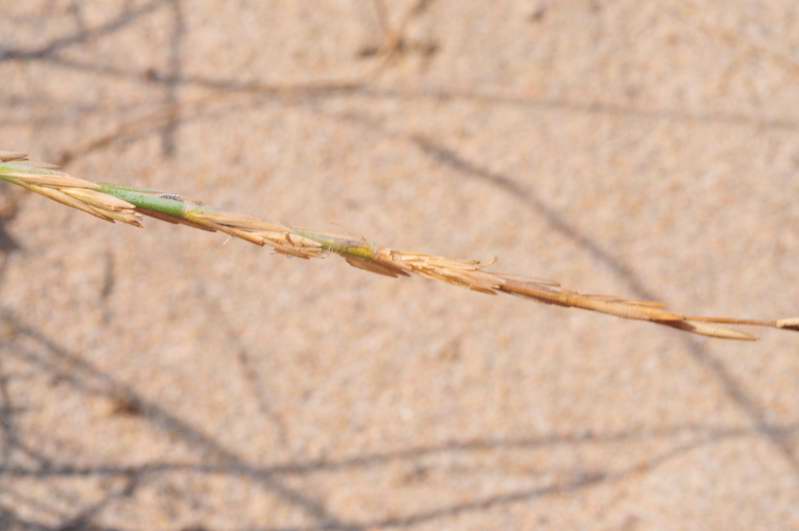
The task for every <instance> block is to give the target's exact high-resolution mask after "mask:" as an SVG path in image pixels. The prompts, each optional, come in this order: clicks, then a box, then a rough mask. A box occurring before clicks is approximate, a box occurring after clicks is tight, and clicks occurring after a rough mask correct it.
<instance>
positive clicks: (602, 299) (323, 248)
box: [0, 152, 799, 341]
mask: <svg viewBox="0 0 799 531" xmlns="http://www.w3.org/2000/svg"><path fill="white" fill-rule="evenodd" d="M0 180H3V181H6V182H9V183H12V184H16V185H19V186H22V187H24V188H26V189H28V190H30V191H32V192H35V193H38V194H40V195H43V196H45V197H47V198H49V199H52V200H54V201H57V202H59V203H62V204H64V205H66V206H70V207H73V208H76V209H79V210H82V211H84V212H86V213H88V214H91V215H93V216H95V217H98V218H100V219H103V220H105V221H109V222H112V223H114V222H117V221H118V222H122V223H127V224H129V225H134V226H137V227H141V226H142V222H141V220H142V215H146V216H149V217H153V218H156V219H160V220H162V221H167V222H169V223H175V224H182V225H186V226H189V227H192V228H197V229H202V230H205V231H210V232H222V233H225V234H228V235H230V236H233V237H236V238H240V239H242V240H246V241H248V242H250V243H254V244H256V245H260V246H265V245H269V246H270V247H272V248H273V249H274V250H275V251H277V252H278V253H281V254H285V255H289V256H295V257H299V258H304V259H309V258H315V257H319V256H322V255H325V254H330V253H333V254H337V255H340V256H341V257H342V258H344V260H345V261H346V262H347V263H348V264H350V265H351V266H353V267H357V268H360V269H363V270H366V271H369V272H371V273H377V274H380V275H385V276H389V277H401V276H412V275H417V276H421V277H425V278H428V279H432V280H438V281H443V282H447V283H449V284H453V285H456V286H460V287H465V288H468V289H471V290H474V291H478V292H481V293H487V294H491V295H495V294H500V293H505V294H509V295H516V296H519V297H524V298H528V299H532V300H535V301H537V302H542V303H545V304H553V305H557V306H563V307H568V308H579V309H583V310H590V311H593V312H599V313H604V314H608V315H613V316H616V317H621V318H623V319H633V320H639V321H649V322H652V323H655V324H659V325H663V326H669V327H672V328H675V329H678V330H682V331H686V332H690V333H693V334H699V335H703V336H709V337H715V338H721V339H735V340H750V341H751V340H754V339H756V338H755V337H754V336H752V335H750V334H747V333H745V332H741V331H739V330H736V329H732V328H727V327H725V326H721V325H734V326H753V327H766V328H776V329H781V330H794V331H799V318H788V319H779V320H763V319H738V318H733V317H709V316H693V315H686V314H681V313H677V312H673V311H671V310H669V309H667V308H666V307H665V306H664V305H663V304H661V303H659V302H653V301H638V300H630V299H624V298H620V297H614V296H608V295H596V294H586V293H580V292H577V291H573V290H569V289H566V288H564V287H563V286H561V285H560V284H558V283H557V282H552V281H548V280H542V279H534V278H523V277H517V276H514V275H508V274H504V273H499V272H496V271H491V270H489V269H487V267H488V266H490V265H491V264H483V263H481V262H479V261H476V260H456V259H450V258H445V257H442V256H434V255H429V254H424V253H415V252H407V251H398V250H395V249H389V248H380V247H374V246H372V245H370V244H368V243H367V242H365V241H363V240H360V239H357V238H352V237H349V236H341V235H335V234H328V233H324V232H316V231H310V230H305V229H299V228H294V227H287V226H283V225H277V224H273V223H267V222H264V221H261V220H259V219H257V218H253V217H248V216H241V215H238V214H231V213H226V212H220V211H217V210H214V209H212V208H209V207H206V206H204V205H201V204H199V203H194V202H191V201H186V200H184V199H183V198H181V197H180V196H178V195H175V194H166V193H161V192H157V191H153V190H140V189H137V188H132V187H127V186H120V185H114V184H98V183H94V182H91V181H86V180H83V179H78V178H76V177H72V176H71V175H68V174H67V173H64V172H61V171H58V170H57V169H56V168H54V167H52V166H50V165H47V164H41V163H33V162H30V161H28V160H27V158H26V156H25V155H24V154H21V153H8V152H0Z"/></svg>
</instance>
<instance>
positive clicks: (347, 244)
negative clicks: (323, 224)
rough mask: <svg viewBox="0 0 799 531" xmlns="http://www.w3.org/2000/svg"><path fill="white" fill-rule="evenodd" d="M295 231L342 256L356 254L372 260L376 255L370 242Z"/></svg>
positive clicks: (294, 231) (326, 249)
mask: <svg viewBox="0 0 799 531" xmlns="http://www.w3.org/2000/svg"><path fill="white" fill-rule="evenodd" d="M292 232H293V233H295V234H297V235H298V236H302V237H303V238H308V239H309V240H313V241H315V242H317V243H319V244H320V245H321V246H322V249H324V250H325V251H330V252H331V253H336V254H340V255H342V256H355V257H358V258H363V259H365V260H371V259H373V258H374V257H375V251H374V249H372V248H371V247H370V246H369V245H368V244H366V243H364V242H359V241H357V240H346V239H343V238H334V237H331V236H327V235H325V234H319V233H317V232H310V231H304V230H296V229H295V230H292Z"/></svg>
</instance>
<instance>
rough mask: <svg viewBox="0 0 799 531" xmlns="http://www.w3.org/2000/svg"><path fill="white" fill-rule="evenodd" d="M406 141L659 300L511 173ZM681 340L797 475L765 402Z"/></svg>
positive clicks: (418, 138)
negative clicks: (491, 189)
mask: <svg viewBox="0 0 799 531" xmlns="http://www.w3.org/2000/svg"><path fill="white" fill-rule="evenodd" d="M407 140H408V141H409V142H411V143H412V145H414V146H416V147H417V148H418V149H419V150H420V151H421V152H422V153H424V154H426V155H427V156H429V157H430V158H432V159H434V160H435V161H437V162H438V163H440V164H442V165H444V166H446V167H449V168H451V169H453V170H455V171H457V172H458V173H459V174H460V175H462V176H464V177H466V178H471V179H479V180H482V181H485V182H488V183H491V184H493V185H494V186H495V187H496V188H497V189H499V190H501V191H502V192H503V193H505V194H508V195H510V196H511V197H513V198H514V199H515V200H516V201H519V202H520V203H522V204H524V205H525V206H527V207H528V208H529V209H530V210H532V211H533V212H535V213H537V214H539V215H541V216H542V217H543V218H544V219H545V220H546V222H547V223H548V224H549V226H550V227H551V228H552V229H553V230H554V231H555V232H557V233H559V234H560V235H561V236H563V237H564V238H566V239H568V240H569V241H572V242H573V243H575V244H576V245H577V246H579V247H580V248H582V249H583V250H585V251H586V252H587V253H588V254H589V255H590V256H591V257H592V258H593V259H594V260H596V261H597V262H599V263H601V264H602V265H604V266H605V267H606V268H608V269H609V270H610V271H612V272H613V273H614V274H615V275H616V276H617V277H618V278H619V279H621V280H622V281H623V282H624V283H625V284H626V285H627V286H628V287H629V288H630V290H631V291H632V293H633V294H634V295H635V296H637V297H640V298H642V299H645V300H661V299H662V297H660V296H659V295H658V294H657V293H656V292H655V291H654V290H653V289H651V288H649V287H648V286H647V285H646V284H645V283H644V281H643V280H642V279H641V278H640V277H639V276H638V275H637V274H636V273H635V271H634V270H633V269H632V268H631V267H630V266H628V265H627V264H625V263H624V262H623V261H621V260H620V259H619V258H617V257H615V256H613V254H612V253H610V252H609V251H607V250H605V249H604V248H603V247H602V246H601V245H599V244H598V243H596V242H595V241H593V240H592V239H591V238H589V237H588V236H586V235H585V234H583V233H582V232H581V231H580V230H579V228H578V227H576V226H575V225H573V224H572V223H570V222H569V221H568V220H567V219H566V218H565V217H563V216H562V215H561V214H560V213H559V212H557V210H556V209H553V208H552V207H550V206H548V205H547V204H546V203H545V202H544V201H543V200H542V199H541V198H540V197H538V196H537V195H536V194H534V193H533V192H532V191H530V190H528V189H527V188H525V187H524V186H522V185H520V184H518V183H517V182H516V181H515V180H514V179H513V178H511V177H509V176H507V175H504V174H502V173H498V172H495V171H492V170H490V169H488V168H486V167H483V166H480V165H479V164H477V163H475V162H473V161H470V160H468V159H466V158H464V157H462V156H461V155H459V154H458V153H457V152H456V151H454V150H453V149H450V148H448V147H446V146H444V145H442V144H440V143H438V142H435V141H433V140H432V139H430V138H427V137H424V136H422V135H411V136H408V137H407ZM680 340H681V341H682V342H683V344H684V345H685V346H686V348H687V349H688V352H689V354H690V356H691V358H692V359H693V361H694V362H695V363H697V364H698V365H700V366H701V367H703V368H704V369H705V370H707V371H708V372H709V373H711V374H712V375H713V376H714V377H715V379H716V381H717V382H718V383H719V384H720V385H721V387H722V389H723V390H724V393H725V394H726V395H727V397H728V398H729V399H730V400H731V401H732V403H734V404H735V405H736V407H737V408H738V409H739V410H740V411H741V412H743V413H744V414H745V415H746V416H747V417H748V418H749V420H750V421H751V422H752V424H753V426H755V428H756V429H757V431H758V432H759V433H760V434H761V435H762V436H763V438H764V440H766V441H767V442H768V443H769V444H770V445H771V447H772V448H773V449H775V450H776V451H777V452H778V453H779V454H780V455H781V456H782V457H783V459H784V461H785V462H786V464H788V465H789V466H790V468H791V470H792V471H793V473H794V475H796V476H797V478H799V458H797V456H796V454H795V453H794V449H793V447H792V445H791V444H790V442H789V440H787V439H786V438H785V436H784V434H783V433H781V432H779V431H775V430H774V429H773V427H772V426H771V424H770V423H769V422H768V413H767V411H766V409H765V407H763V406H762V405H760V404H759V403H758V402H757V400H756V399H755V398H754V397H753V396H752V395H750V394H749V393H748V392H747V391H746V390H745V388H744V386H743V384H742V382H740V381H739V380H738V379H737V378H736V377H735V376H734V375H733V374H732V372H731V371H730V370H729V369H728V368H727V367H726V366H725V365H724V363H723V362H722V361H721V360H720V359H718V358H717V357H715V356H713V354H712V353H711V352H710V351H709V350H708V349H707V348H706V347H705V345H704V343H702V342H700V341H699V340H696V339H694V338H693V337H690V336H687V335H681V336H680Z"/></svg>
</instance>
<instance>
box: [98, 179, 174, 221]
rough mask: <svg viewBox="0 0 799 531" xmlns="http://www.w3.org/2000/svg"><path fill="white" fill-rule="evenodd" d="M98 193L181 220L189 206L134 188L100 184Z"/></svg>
mask: <svg viewBox="0 0 799 531" xmlns="http://www.w3.org/2000/svg"><path fill="white" fill-rule="evenodd" d="M100 191H101V192H103V193H106V194H108V195H112V196H114V197H116V198H118V199H122V200H123V201H127V202H128V203H130V204H132V205H135V206H136V208H140V209H142V210H150V211H153V212H160V213H162V214H167V215H169V216H173V217H176V218H182V217H184V216H185V214H186V212H188V211H189V210H190V209H189V208H188V207H189V205H188V204H187V203H185V202H183V201H179V200H177V199H173V198H171V197H165V196H164V195H163V194H162V195H159V194H157V193H153V192H145V191H141V190H137V189H135V188H128V187H124V186H117V185H114V184H101V185H100Z"/></svg>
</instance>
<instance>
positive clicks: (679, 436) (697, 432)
mask: <svg viewBox="0 0 799 531" xmlns="http://www.w3.org/2000/svg"><path fill="white" fill-rule="evenodd" d="M0 321H1V322H2V323H3V325H4V326H7V327H11V328H13V330H14V331H15V332H14V334H13V335H12V336H9V337H7V338H6V339H4V340H3V341H1V342H0V353H2V357H0V360H3V359H5V360H17V361H20V362H23V363H24V364H25V365H26V366H27V367H30V368H31V369H32V370H34V371H35V372H36V373H37V374H46V375H49V377H50V378H51V379H53V380H54V381H57V382H60V383H65V384H67V385H69V387H70V388H71V389H72V390H74V391H76V392H78V393H81V394H83V395H87V396H101V397H117V396H120V395H121V394H122V395H124V396H126V397H127V399H128V400H129V401H130V402H131V403H133V404H135V408H136V411H137V418H140V419H141V420H142V421H143V422H146V423H147V424H148V425H149V426H151V427H153V428H155V429H156V430H157V431H160V432H162V433H163V434H165V435H168V436H169V437H170V438H172V439H175V440H176V441H179V442H180V443H182V444H185V445H187V446H189V447H192V448H195V449H197V450H199V451H200V452H201V456H202V458H201V460H200V461H199V462H177V461H150V462H145V463H138V464H125V463H113V462H112V463H94V464H89V465H85V464H84V465H78V464H75V463H73V462H72V461H71V459H70V458H68V457H67V458H64V457H60V456H59V455H47V453H46V452H41V451H38V450H36V449H35V443H34V444H31V443H30V442H28V441H27V440H26V436H25V435H24V434H23V433H21V432H20V430H18V429H17V427H16V425H17V423H16V422H15V420H14V416H15V415H20V414H24V413H25V411H24V410H22V409H21V408H19V407H18V406H16V405H15V404H13V403H12V402H11V394H10V392H9V391H8V389H7V388H6V387H3V386H0V401H2V403H1V404H2V409H0V413H2V423H0V427H2V429H3V434H4V440H5V441H7V442H6V443H5V444H7V445H8V446H9V447H10V448H11V450H10V452H6V454H4V458H3V460H2V461H0V481H2V480H7V481H11V482H12V484H13V482H14V481H15V480H21V479H28V480H31V479H33V480H37V481H42V482H45V483H47V482H51V481H55V482H56V484H57V482H58V481H61V480H64V479H68V478H94V479H113V480H120V481H122V484H121V485H119V484H118V483H117V486H116V487H113V488H112V487H109V488H108V492H107V494H106V496H104V497H103V498H102V499H101V500H100V501H97V502H94V503H91V504H88V505H87V506H85V507H82V508H80V509H79V510H77V511H76V512H75V513H74V514H72V515H64V516H63V517H62V521H61V523H60V524H59V525H58V526H50V527H47V526H45V525H44V524H40V523H35V525H36V526H38V527H36V529H48V530H55V529H62V530H63V529H109V528H106V527H102V526H98V525H96V524H95V522H94V520H95V519H96V518H98V517H100V516H102V513H103V511H104V510H107V509H110V508H112V507H113V504H114V503H115V502H116V501H119V500H134V499H135V497H136V495H137V492H138V491H139V489H140V488H141V486H142V485H145V484H148V483H150V482H154V481H156V480H158V479H163V478H165V477H169V476H171V475H174V474H193V475H200V476H214V477H218V476H226V477H230V478H233V479H235V480H238V481H251V482H253V484H255V485H257V486H258V487H259V488H261V489H262V490H263V491H264V492H266V493H268V494H270V495H272V496H275V497H277V498H278V499H280V500H282V502H283V503H286V504H287V505H288V506H292V507H295V508H297V509H299V510H300V511H301V512H302V513H303V514H304V515H305V516H306V517H307V518H309V519H310V521H311V522H312V523H310V524H309V525H304V526H297V527H265V528H261V529H263V531H267V530H277V529H294V530H300V529H308V530H310V529H314V530H316V529H337V530H352V531H355V530H358V531H360V530H366V529H373V528H412V527H415V526H418V525H421V524H424V523H429V522H436V521H444V520H447V519H451V518H455V517H457V516H460V515H463V514H467V513H476V512H481V511H488V510H492V509H495V508H498V507H504V506H509V505H513V504H518V503H524V502H531V501H534V500H538V499H542V498H545V497H548V496H558V495H563V494H568V493H574V492H579V491H582V490H586V489H590V488H593V487H597V486H601V485H608V484H612V483H615V482H621V481H625V480H628V479H631V478H635V477H637V476H639V475H641V474H645V473H648V472H651V471H652V470H654V469H655V468H656V467H658V466H660V465H662V464H664V463H666V462H668V461H670V460H672V459H674V458H677V457H679V456H681V455H685V454H686V453H688V452H690V451H692V450H695V449H698V448H701V447H704V446H707V445H715V444H719V443H721V442H723V441H726V440H732V439H737V438H742V437H755V436H759V432H758V431H756V430H755V431H753V430H752V429H751V428H748V427H740V426H724V425H715V426H714V425H707V424H683V425H674V426H661V427H658V428H654V429H653V428H628V429H625V430H620V431H616V432H607V433H592V432H576V433H569V432H567V433H557V434H547V435H541V436H537V437H527V438H490V437H483V438H477V439H466V440H457V439H456V440H451V441H449V442H444V443H442V444H440V445H429V446H418V447H410V448H405V449H400V450H395V451H386V452H375V453H365V454H360V455H355V456H351V457H345V458H339V459H333V460H330V459H308V460H302V461H289V462H284V463H277V464H270V465H267V466H264V465H259V464H257V463H254V462H251V461H248V460H247V459H245V458H243V457H241V456H240V455H238V454H237V453H236V452H235V451H234V450H232V449H230V448H228V447H227V446H226V445H225V444H224V443H222V442H220V441H218V440H216V439H214V438H212V437H211V436H210V435H208V434H207V433H205V432H203V431H202V430H201V429H200V428H198V427H196V426H194V425H192V424H191V423H189V422H188V421H186V420H184V419H182V418H180V417H179V416H177V415H176V414H174V413H173V412H171V411H169V410H168V409H166V408H165V407H164V406H162V405H160V404H158V403H155V402H153V401H152V400H149V399H147V398H146V397H144V396H142V395H141V394H140V393H138V392H137V391H136V390H135V389H133V388H131V387H130V386H128V385H126V384H125V383H123V382H121V381H119V380H117V379H115V378H114V377H113V376H111V375H108V374H106V373H104V372H102V371H100V370H98V369H97V368H96V367H94V366H93V365H92V364H91V363H89V362H88V361H86V360H84V359H83V358H82V357H80V356H78V355H76V354H74V353H72V352H70V351H68V350H67V349H66V348H65V347H63V346H61V345H59V344H58V343H56V342H55V341H54V340H53V339H51V338H49V337H47V336H46V335H45V334H43V333H42V332H39V331H37V330H35V329H33V328H31V327H30V326H29V325H28V324H26V323H25V322H24V321H23V320H22V319H21V318H20V317H19V316H17V315H16V314H15V313H14V312H13V311H11V310H9V309H8V308H2V307H0ZM2 369H3V366H2V365H0V371H2ZM9 377H10V375H8V374H6V373H5V372H0V383H2V382H4V381H6V380H7V379H8V378H9ZM769 430H770V432H771V433H773V434H777V435H778V436H779V437H781V438H783V439H784V440H790V439H791V438H794V437H796V435H797V434H799V422H797V423H794V424H787V425H770V426H769ZM9 434H11V435H10V436H9ZM34 439H35V438H34ZM686 439H687V442H686ZM672 440H673V443H672V442H669V441H672ZM646 441H665V442H667V443H669V444H668V445H667V449H666V450H664V451H663V452H660V453H658V454H657V455H654V456H652V457H649V458H646V459H643V460H640V461H636V462H633V463H632V464H629V465H625V466H624V467H621V468H618V469H611V468H608V469H585V470H583V469H578V470H576V471H573V472H569V473H568V475H567V477H566V478H559V479H556V480H553V481H550V482H548V483H546V484H544V485H535V486H533V487H529V488H523V489H517V490H513V491H509V492H505V493H499V494H493V495H488V496H483V497H477V498H473V499H467V500H465V501H460V502H456V503H451V504H448V505H443V506H441V507H434V508H429V509H423V510H418V511H414V512H410V513H407V514H402V515H394V516H382V517H376V518H373V519H368V518H367V519H365V520H351V519H347V518H345V517H343V516H341V515H338V514H336V513H334V512H333V511H331V510H330V509H328V508H327V507H326V505H325V503H324V502H323V501H321V500H318V499H314V498H312V497H310V496H309V495H307V494H305V493H304V492H303V490H302V489H300V488H297V487H291V486H289V485H288V483H287V481H289V480H296V479H306V480H310V479H312V478H314V477H316V476H319V475H329V474H344V475H345V476H344V477H348V476H347V475H348V474H351V473H353V472H356V471H365V470H368V469H372V468H375V467H385V466H388V465H391V464H396V463H405V462H408V463H413V464H415V466H416V467H423V466H424V465H425V461H429V460H431V459H435V458H437V457H447V456H452V455H463V456H469V455H475V456H479V455H483V454H484V453H485V452H514V451H520V452H526V451H531V450H534V449H547V448H553V449H554V448H561V447H564V446H568V447H577V446H608V445H610V446H619V447H620V448H623V447H624V445H626V444H632V443H641V442H646ZM342 481H343V479H342ZM3 519H5V522H10V523H14V525H18V526H20V527H22V528H25V527H24V525H28V524H30V525H34V524H33V523H31V522H27V523H25V522H24V519H23V518H22V517H20V516H19V515H18V514H16V512H15V511H14V508H13V507H8V506H7V505H5V504H4V503H2V501H0V522H3V521H4V520H3ZM20 522H23V523H20ZM23 524H24V525H23Z"/></svg>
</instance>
